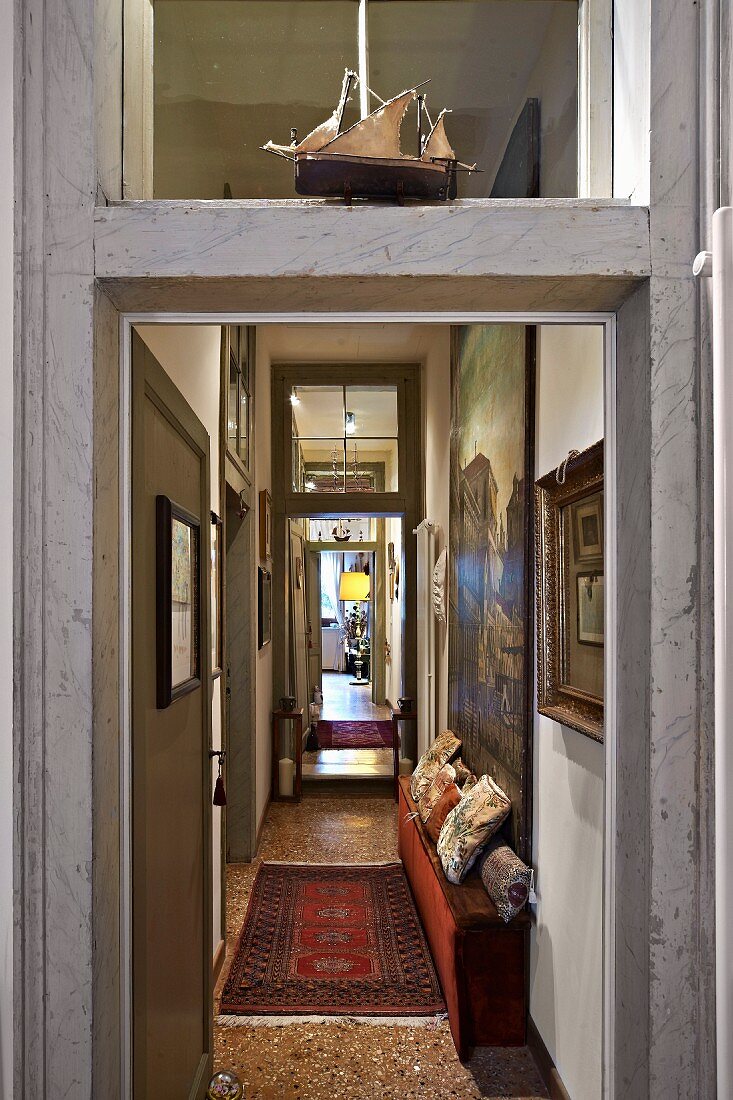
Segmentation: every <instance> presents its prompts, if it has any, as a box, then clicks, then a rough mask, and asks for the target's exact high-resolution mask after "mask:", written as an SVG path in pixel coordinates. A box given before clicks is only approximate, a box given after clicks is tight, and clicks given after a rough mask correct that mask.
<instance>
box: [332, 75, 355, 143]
mask: <svg viewBox="0 0 733 1100" xmlns="http://www.w3.org/2000/svg"><path fill="white" fill-rule="evenodd" d="M355 80H356V73H355V72H354V71H353V69H347V70H346V72H345V73H344V82H343V84H342V85H341V99H340V100H339V105H338V107H337V108H336V113H337V116H338V125H337V128H336V133H337V134H340V133H341V127H342V125H343V121H344V111H345V110H346V103H347V101H348V98H349V92H350V91H351V85H352V84H353V82H354V81H355Z"/></svg>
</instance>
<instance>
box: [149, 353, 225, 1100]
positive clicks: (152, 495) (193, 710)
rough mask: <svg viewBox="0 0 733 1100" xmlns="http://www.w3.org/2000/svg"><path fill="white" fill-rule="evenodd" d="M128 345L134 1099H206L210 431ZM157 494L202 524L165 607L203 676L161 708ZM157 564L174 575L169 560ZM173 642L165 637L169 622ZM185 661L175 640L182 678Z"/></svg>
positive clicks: (208, 1033)
mask: <svg viewBox="0 0 733 1100" xmlns="http://www.w3.org/2000/svg"><path fill="white" fill-rule="evenodd" d="M132 352H133V354H132V377H133V398H132V406H133V422H132V719H133V721H132V881H133V893H132V928H133V945H132V1010H133V1044H132V1045H133V1082H134V1096H135V1100H152V1098H153V1097H156V1098H158V1097H160V1098H166V1100H185V1098H189V1100H198V1098H199V1097H203V1096H204V1095H205V1091H206V1086H207V1083H208V1080H209V1077H210V1075H211V1068H212V988H211V980H212V966H211V943H212V927H211V923H212V878H211V854H212V853H211V779H210V775H211V772H210V765H209V759H208V750H209V748H210V745H211V645H210V643H209V638H210V635H209V605H210V599H209V569H210V565H209V558H210V555H209V552H208V547H209V537H210V536H209V523H210V519H209V437H208V435H207V433H206V431H205V429H204V427H203V425H202V424H201V423H200V421H199V420H198V419H197V418H196V416H195V415H194V413H193V412H192V410H191V409H190V408H189V406H188V405H187V404H186V402H185V401H184V400H183V398H182V396H181V394H180V393H179V392H178V390H177V389H176V388H175V386H174V385H173V383H172V382H171V380H170V378H169V377H168V375H167V374H166V373H165V372H164V370H163V369H162V367H161V366H160V364H159V363H157V362H156V360H155V359H154V358H153V356H152V355H151V353H150V352H149V351H148V349H147V348H146V346H145V345H144V344H143V342H142V340H141V339H140V337H139V336H138V335H137V334H134V335H133V345H132ZM162 497H167V498H169V499H170V500H171V501H172V502H174V504H175V505H176V506H177V507H178V508H180V509H181V510H182V511H184V512H185V513H187V514H188V515H189V517H190V519H191V521H193V520H198V521H199V522H200V542H199V546H200V549H201V551H203V552H200V553H198V554H197V555H195V554H192V555H191V558H192V560H193V559H195V558H197V561H196V562H195V564H193V565H192V567H191V574H192V583H191V591H192V593H194V592H195V589H194V588H193V581H194V579H197V580H198V585H199V594H200V596H199V598H198V599H197V600H195V603H194V602H193V600H192V601H191V602H189V601H188V600H186V599H183V600H182V599H181V598H180V596H181V592H180V591H179V590H178V589H176V590H174V592H173V597H174V599H175V597H176V595H178V596H179V599H178V600H176V602H175V603H173V604H172V605H171V606H169V608H168V612H169V614H171V613H172V612H175V613H176V614H184V615H187V616H188V615H190V620H189V622H190V632H188V631H189V627H186V630H187V634H186V639H188V638H190V639H191V641H192V643H193V646H194V651H195V646H196V642H198V658H197V661H196V659H195V653H194V664H197V667H196V669H195V672H197V673H198V675H192V676H191V678H190V680H189V682H188V683H187V684H186V687H187V689H188V690H186V691H185V693H181V694H177V695H176V697H174V699H173V701H172V702H171V703H170V704H169V705H168V706H164V707H161V706H159V705H158V704H159V702H160V701H161V700H160V695H159V690H160V685H159V684H157V683H156V680H157V676H158V673H159V670H160V667H161V665H162V662H161V660H160V655H159V653H158V651H157V638H158V632H159V630H161V622H162V623H164V622H165V616H163V615H160V616H159V613H158V605H159V600H160V598H161V594H162V593H163V590H164V587H165V586H164V585H162V584H161V583H160V579H159V578H158V577H156V568H157V567H158V561H157V556H158V549H157V548H156V542H157V540H158V539H160V538H161V536H160V534H159V533H158V531H157V530H156V513H157V514H158V515H160V506H159V504H158V503H157V502H158V500H159V498H162ZM191 530H195V527H192V528H191ZM164 542H165V539H164V538H163V539H162V540H161V544H162V543H164ZM181 560H186V561H188V558H185V559H181V557H180V556H179V557H178V561H179V562H180V561H181ZM163 572H164V573H165V574H166V575H172V573H173V569H172V568H171V565H170V563H169V564H168V565H167V567H166V568H165V569H164V570H163ZM168 583H169V584H171V585H172V581H171V580H169V581H168ZM168 595H170V589H169V591H168ZM193 598H195V597H193ZM196 605H197V606H198V615H196V613H195V607H196ZM159 617H160V619H161V622H159V621H158V619H159ZM162 629H163V631H164V637H165V632H166V628H165V627H162ZM175 629H176V628H175V626H174V627H173V637H174V638H175V637H176V634H175ZM165 640H166V641H167V644H168V645H170V644H171V636H170V621H169V624H168V629H167V637H165ZM186 645H188V641H187V640H186ZM180 660H181V658H180V642H179V649H178V651H176V653H175V654H174V659H173V671H172V673H171V675H172V676H173V677H174V679H175V677H176V675H178V676H179V678H180V671H179V669H180Z"/></svg>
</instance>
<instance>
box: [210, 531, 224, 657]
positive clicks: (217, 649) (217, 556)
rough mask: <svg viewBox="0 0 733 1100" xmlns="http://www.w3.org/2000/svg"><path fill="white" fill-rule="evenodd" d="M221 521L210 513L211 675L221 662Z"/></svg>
mask: <svg viewBox="0 0 733 1100" xmlns="http://www.w3.org/2000/svg"><path fill="white" fill-rule="evenodd" d="M221 532H222V523H221V520H220V519H219V517H218V516H217V514H216V512H212V513H211V675H212V676H214V677H216V676H221V667H222V666H221V663H222V652H221V647H222V619H221V608H222V585H223V579H224V578H223V575H222V565H221Z"/></svg>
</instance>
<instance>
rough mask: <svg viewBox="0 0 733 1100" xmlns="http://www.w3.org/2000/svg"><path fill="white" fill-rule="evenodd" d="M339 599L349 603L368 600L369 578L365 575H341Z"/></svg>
mask: <svg viewBox="0 0 733 1100" xmlns="http://www.w3.org/2000/svg"><path fill="white" fill-rule="evenodd" d="M339 599H340V600H344V601H345V602H350V603H354V602H357V601H358V602H362V601H363V600H368V599H369V577H368V576H367V575H366V573H342V574H341V583H340V584H339Z"/></svg>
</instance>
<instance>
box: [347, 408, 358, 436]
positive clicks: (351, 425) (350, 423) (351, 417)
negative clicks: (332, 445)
mask: <svg viewBox="0 0 733 1100" xmlns="http://www.w3.org/2000/svg"><path fill="white" fill-rule="evenodd" d="M355 431H356V413H352V412H347V413H346V434H347V435H353V434H354V432H355Z"/></svg>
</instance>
